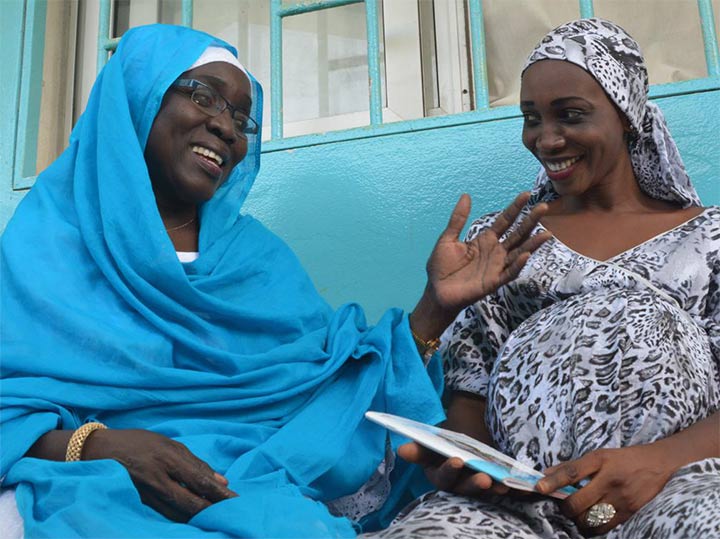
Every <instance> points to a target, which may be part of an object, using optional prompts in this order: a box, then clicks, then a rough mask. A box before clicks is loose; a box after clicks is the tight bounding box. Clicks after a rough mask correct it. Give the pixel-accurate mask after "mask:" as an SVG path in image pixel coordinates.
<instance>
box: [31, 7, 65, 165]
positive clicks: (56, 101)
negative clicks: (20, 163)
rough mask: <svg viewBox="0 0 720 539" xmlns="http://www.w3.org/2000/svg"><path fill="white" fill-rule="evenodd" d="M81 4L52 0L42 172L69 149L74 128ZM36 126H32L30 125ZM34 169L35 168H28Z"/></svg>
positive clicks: (42, 105) (46, 51)
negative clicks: (76, 60)
mask: <svg viewBox="0 0 720 539" xmlns="http://www.w3.org/2000/svg"><path fill="white" fill-rule="evenodd" d="M76 20H77V5H76V4H75V3H74V2H48V3H47V18H46V21H47V22H46V27H45V49H44V53H43V54H44V58H43V74H42V93H41V98H40V119H39V127H38V132H37V157H36V170H35V171H34V172H32V174H33V175H35V174H37V173H39V172H42V171H43V170H44V169H45V168H47V167H48V165H50V163H52V162H53V161H54V160H55V159H56V158H57V157H58V156H59V155H60V153H61V152H62V151H63V150H64V149H65V147H66V146H67V144H68V138H69V135H70V130H71V127H72V92H73V83H72V81H73V76H74V73H73V69H74V67H75V66H74V57H75V36H76ZM28 127H30V128H31V129H32V126H28ZM25 172H31V171H25Z"/></svg>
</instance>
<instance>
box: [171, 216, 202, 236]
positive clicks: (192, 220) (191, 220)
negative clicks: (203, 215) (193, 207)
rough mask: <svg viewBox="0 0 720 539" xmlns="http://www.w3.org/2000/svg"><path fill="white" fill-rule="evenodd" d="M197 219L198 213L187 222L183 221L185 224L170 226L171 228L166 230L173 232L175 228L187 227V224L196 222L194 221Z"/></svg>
mask: <svg viewBox="0 0 720 539" xmlns="http://www.w3.org/2000/svg"><path fill="white" fill-rule="evenodd" d="M195 219H197V215H196V216H195V217H193V218H192V219H190V220H189V221H188V222H187V223H183V224H181V225H178V226H173V227H170V228H166V229H165V232H172V231H173V230H180V229H181V228H185V227H186V226H188V225H190V224H192V223H194V222H195Z"/></svg>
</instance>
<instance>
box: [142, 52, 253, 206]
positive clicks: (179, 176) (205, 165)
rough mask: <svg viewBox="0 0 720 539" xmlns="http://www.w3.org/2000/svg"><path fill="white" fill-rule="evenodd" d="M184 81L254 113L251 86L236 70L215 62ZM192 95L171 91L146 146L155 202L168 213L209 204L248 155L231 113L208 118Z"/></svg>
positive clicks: (185, 90) (245, 77)
mask: <svg viewBox="0 0 720 539" xmlns="http://www.w3.org/2000/svg"><path fill="white" fill-rule="evenodd" d="M182 78H184V79H195V80H198V81H200V82H202V83H204V84H206V85H207V86H210V87H211V88H212V89H214V90H215V91H216V92H218V93H219V94H220V95H221V96H222V97H224V98H225V99H226V100H227V101H228V102H229V103H231V104H232V105H233V106H234V107H235V108H236V109H238V110H240V111H242V112H244V113H246V114H249V113H250V107H251V104H252V100H251V87H250V81H249V80H248V78H247V76H246V75H245V74H244V73H243V72H242V71H240V70H239V69H237V68H236V67H235V66H233V65H231V64H228V63H226V62H212V63H209V64H205V65H202V66H200V67H197V68H195V69H192V70H190V71H187V72H185V73H183V75H182ZM191 93H192V89H186V88H176V87H171V88H170V89H169V90H168V91H167V93H166V94H165V97H164V98H163V102H162V105H161V107H160V111H159V112H158V115H157V116H156V117H155V121H154V122H153V126H152V129H151V131H150V135H149V137H148V142H147V146H146V147H145V161H146V163H147V166H148V171H149V173H150V179H151V181H152V186H153V191H154V193H155V198H156V200H157V204H158V207H159V208H162V209H163V210H165V211H166V212H167V211H171V212H172V211H178V212H182V211H184V210H187V208H189V207H192V206H197V205H198V204H201V203H203V202H206V201H208V200H210V198H212V196H213V195H214V194H215V191H216V190H217V189H218V187H220V185H222V183H223V182H224V181H225V180H226V179H227V178H228V176H229V174H230V172H231V171H232V169H233V168H234V167H235V165H237V164H238V163H239V162H240V161H242V159H243V158H244V157H245V155H246V154H247V150H248V148H247V139H246V138H245V137H244V136H239V135H238V134H237V133H236V132H235V129H234V127H233V121H232V118H231V111H230V109H226V110H224V111H223V112H222V113H220V114H218V115H217V116H210V115H209V114H208V113H207V112H205V111H204V110H203V109H202V108H201V107H200V106H198V105H197V104H196V103H194V102H193V101H192V100H191V99H190V94H191ZM205 154H207V155H205Z"/></svg>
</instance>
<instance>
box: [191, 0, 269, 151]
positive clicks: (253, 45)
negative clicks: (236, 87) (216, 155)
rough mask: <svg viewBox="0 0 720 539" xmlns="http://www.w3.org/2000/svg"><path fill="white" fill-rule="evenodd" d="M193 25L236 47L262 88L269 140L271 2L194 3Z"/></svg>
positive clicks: (226, 0)
mask: <svg viewBox="0 0 720 539" xmlns="http://www.w3.org/2000/svg"><path fill="white" fill-rule="evenodd" d="M193 26H194V27H195V28H197V29H199V30H203V31H205V32H208V33H209V34H212V35H215V36H217V37H219V38H220V39H223V40H224V41H227V42H228V43H230V44H231V45H233V46H234V47H235V48H237V51H238V58H239V60H240V63H242V64H243V65H244V66H245V67H247V68H248V70H249V71H250V72H251V73H252V74H253V76H254V77H255V78H256V79H257V80H258V81H259V82H260V84H261V85H262V87H263V92H264V94H265V97H264V102H263V138H264V139H267V138H269V136H270V1H269V0H195V1H194V3H193Z"/></svg>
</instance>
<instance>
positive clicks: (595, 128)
mask: <svg viewBox="0 0 720 539" xmlns="http://www.w3.org/2000/svg"><path fill="white" fill-rule="evenodd" d="M520 109H521V110H522V113H523V116H524V118H525V119H524V123H523V132H522V139H523V144H524V145H525V147H526V148H527V149H528V150H530V152H532V154H533V155H534V156H535V157H536V158H537V159H538V160H539V161H540V163H541V164H542V165H543V167H544V168H545V171H546V172H547V175H548V177H549V178H550V181H551V182H552V184H553V187H554V188H555V191H556V192H557V193H558V194H559V195H561V196H562V195H575V196H579V195H582V194H583V193H585V192H587V191H588V190H591V189H592V188H594V187H598V186H601V185H603V184H607V183H608V182H610V181H611V180H612V179H613V178H614V177H616V176H614V175H613V172H615V171H618V170H621V168H622V167H626V166H627V165H628V164H629V154H628V150H627V145H626V142H625V137H624V132H625V131H626V128H625V126H626V125H627V121H626V120H625V118H624V116H622V115H621V113H620V112H618V110H617V108H616V107H615V105H614V104H613V103H612V102H611V101H610V99H609V98H608V97H607V95H606V94H605V92H604V91H603V89H602V87H601V86H600V84H598V82H597V81H596V80H595V79H594V78H593V77H592V75H590V74H589V73H588V72H586V71H585V70H584V69H582V68H580V67H578V66H576V65H574V64H572V63H570V62H565V61H561V60H541V61H539V62H536V63H534V64H532V65H531V66H530V67H529V68H528V69H527V70H526V71H525V73H524V74H523V78H522V87H521V90H520Z"/></svg>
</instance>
